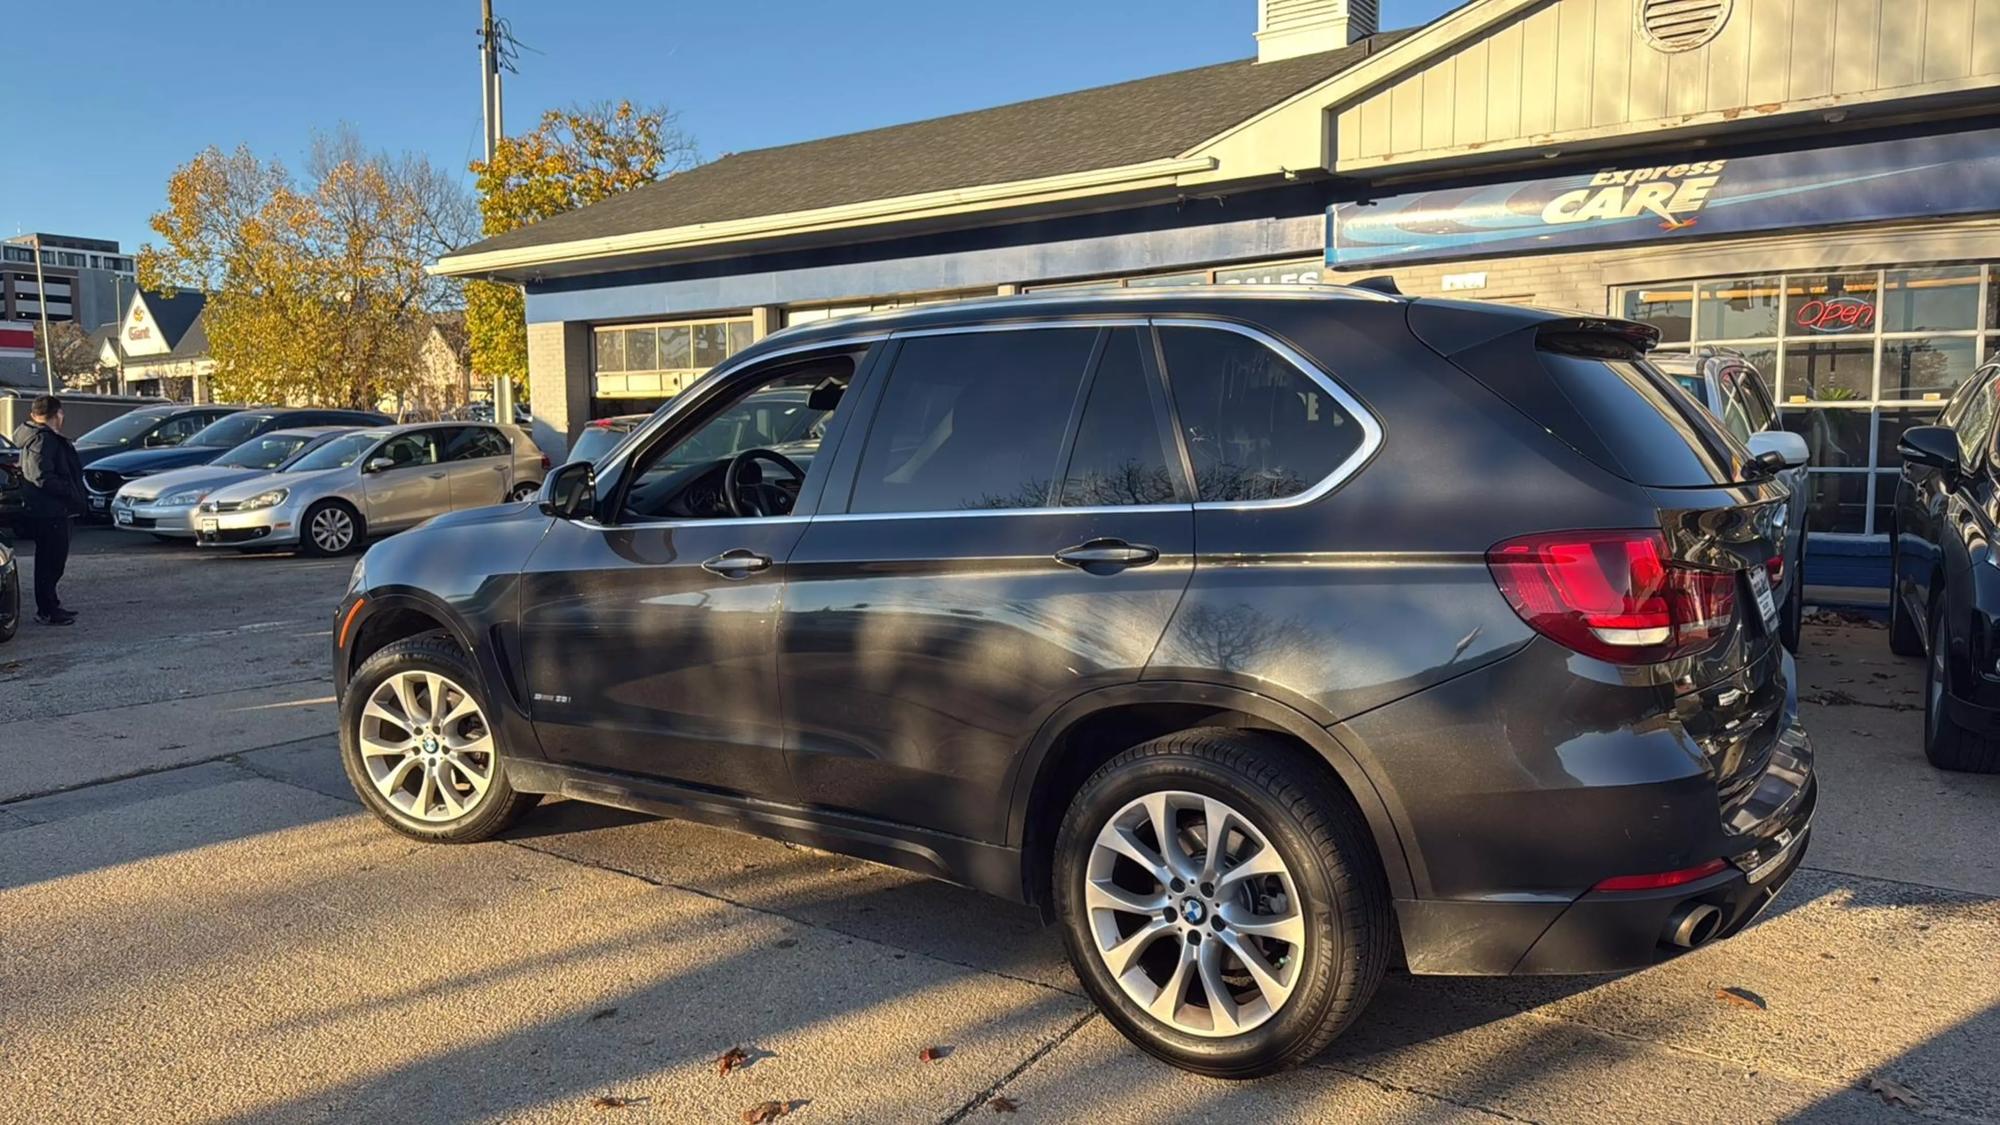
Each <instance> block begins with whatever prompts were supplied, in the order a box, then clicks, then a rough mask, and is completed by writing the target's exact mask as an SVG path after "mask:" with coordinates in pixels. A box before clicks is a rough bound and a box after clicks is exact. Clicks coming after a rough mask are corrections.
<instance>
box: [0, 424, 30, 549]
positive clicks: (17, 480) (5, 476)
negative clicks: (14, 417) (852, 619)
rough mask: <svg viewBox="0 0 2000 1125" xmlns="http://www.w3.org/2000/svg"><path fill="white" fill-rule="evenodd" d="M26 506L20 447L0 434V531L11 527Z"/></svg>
mask: <svg viewBox="0 0 2000 1125" xmlns="http://www.w3.org/2000/svg"><path fill="white" fill-rule="evenodd" d="M27 508H28V501H27V495H26V493H25V492H23V490H22V488H21V447H20V446H18V445H15V444H14V443H13V442H12V441H9V440H8V439H7V438H6V437H5V436H4V435H0V532H5V531H7V530H9V529H10V528H12V527H13V526H14V523H15V521H16V520H18V519H20V518H21V513H23V512H25V511H26V510H27Z"/></svg>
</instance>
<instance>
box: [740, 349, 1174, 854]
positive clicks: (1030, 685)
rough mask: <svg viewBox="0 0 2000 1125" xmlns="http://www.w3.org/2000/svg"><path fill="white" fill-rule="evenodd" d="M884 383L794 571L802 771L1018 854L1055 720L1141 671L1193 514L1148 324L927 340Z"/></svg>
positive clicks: (796, 730) (877, 382)
mask: <svg viewBox="0 0 2000 1125" xmlns="http://www.w3.org/2000/svg"><path fill="white" fill-rule="evenodd" d="M886 366H887V373H886V378H875V379H871V380H870V384H871V385H870V387H869V388H868V393H867V396H866V397H867V399H868V401H866V402H864V403H862V404H861V405H860V408H859V409H858V410H857V413H856V419H857V423H859V422H860V421H861V420H863V419H867V420H869V424H868V426H867V428H866V430H865V433H866V439H865V441H860V442H855V441H849V442H844V443H843V445H842V448H841V451H840V454H839V456H838V459H837V460H838V463H837V464H836V466H835V470H834V476H833V482H834V483H833V485H832V486H830V488H829V494H828V495H829V509H830V511H831V512H832V513H833V514H823V515H820V516H816V517H815V518H814V519H813V521H812V523H811V524H810V525H808V527H807V528H806V530H805V534H804V535H803V537H802V538H801V540H800V542H799V545H798V547H797V548H796V549H795V550H794V551H793V552H792V556H791V561H790V564H789V566H788V568H787V580H786V588H785V602H784V612H783V615H782V618H781V630H780V636H779V639H778V645H779V680H780V685H781V688H782V692H783V697H784V700H785V708H786V719H787V724H788V727H789V731H790V737H789V743H788V746H789V754H790V761H791V764H792V773H793V775H794V777H795V778H796V779H797V782H798V785H799V789H800V792H801V794H802V796H803V798H804V799H805V800H806V801H808V802H810V803H812V804H815V805H818V806H821V807H826V808H831V809H837V810H842V811H848V812H855V813H860V814H865V815H868V816H873V817H877V818H880V819H884V820H889V821H896V822H900V823H905V824H914V825H917V826H921V827H924V828H929V829H934V830H937V831H942V832H950V833H954V834H957V835H962V836H968V837H972V838H974V839H981V840H999V839H1004V838H1005V830H1006V821H1007V816H1008V807H1007V804H1008V803H1007V801H1006V800H1005V799H1004V798H1003V794H1005V793H1007V792H1008V788H1007V783H1008V781H1009V779H1010V776H1011V770H1012V768H1013V766H1014V763H1015V761H1016V758H1017V756H1018V755H1019V754H1020V753H1021V751H1022V750H1023V748H1024V747H1025V746H1026V745H1027V744H1028V742H1029V741H1030V740H1031V738H1032V737H1033V735H1034V732H1035V731H1036V730H1037V729H1038V728H1039V727H1040V726H1041V724H1042V723H1043V721H1044V720H1045V719H1047V717H1048V716H1049V715H1050V714H1051V713H1052V712H1053V711H1054V710H1055V709H1056V708H1057V707H1059V706H1061V705H1062V704H1064V703H1066V702H1068V701H1069V700H1071V699H1074V698H1076V697H1077V696H1078V695H1080V694H1082V693H1084V692H1087V691H1090V690H1092V689H1093V688H1098V687H1104V686H1108V685H1113V684H1120V683H1130V682H1132V681H1134V680H1136V679H1137V678H1138V677H1139V675H1140V673H1141V671H1142V670H1143V669H1144V667H1145V664H1146V660H1147V657H1148V656H1149V655H1150V654H1151V653H1152V651H1153V647H1154V645H1155V643H1156V642H1157V641H1158V639H1159V637H1160V634H1161V632H1162V631H1163V630H1164V628H1165V626H1166V623H1167V620H1168V618H1169V617H1170V616H1171V615H1172V613H1173V609H1174V606H1175V605H1176V604H1177V603H1178V602H1179V601H1180V597H1181V593H1182V591H1183V590H1184V589H1185V588H1186V586H1187V582H1188V577H1189V574H1190V572H1191V568H1192V564H1193V549H1194V518H1193V508H1192V505H1191V503H1190V499H1191V498H1190V496H1189V495H1188V491H1187V486H1186V483H1185V481H1184V479H1183V478H1182V476H1181V474H1180V473H1179V471H1178V468H1177V465H1178V462H1177V460H1172V459H1170V458H1169V457H1168V455H1167V449H1168V448H1169V446H1168V443H1167V438H1168V433H1169V430H1168V427H1167V414H1166V404H1165V397H1164V394H1163V392H1162V388H1161V387H1160V385H1159V383H1158V378H1157V372H1156V368H1155V364H1154V361H1153V357H1152V348H1151V344H1150V339H1149V336H1148V330H1147V328H1146V326H1145V325H1143V324H1135V323H1117V324H1112V323H1092V324H1088V325H1083V324H1065V325H1063V326H1046V327H1043V326H1038V327H1032V328H1024V329H1017V330H1011V331H1002V330H992V329H981V330H974V331H956V330H955V331H948V332H941V333H929V334H926V333H914V334H909V335H906V336H902V337H899V339H898V341H897V343H896V344H895V350H894V352H893V354H892V355H890V356H889V357H888V360H887V365H886ZM856 436H859V433H858V432H857V435H856ZM843 485H845V487H842V486H843Z"/></svg>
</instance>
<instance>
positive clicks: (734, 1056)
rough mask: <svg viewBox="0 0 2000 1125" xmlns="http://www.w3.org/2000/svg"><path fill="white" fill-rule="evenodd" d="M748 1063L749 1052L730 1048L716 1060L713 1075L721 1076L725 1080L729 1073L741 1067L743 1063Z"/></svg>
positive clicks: (738, 1048) (739, 1048)
mask: <svg viewBox="0 0 2000 1125" xmlns="http://www.w3.org/2000/svg"><path fill="white" fill-rule="evenodd" d="M749 1061H750V1052H748V1051H746V1050H744V1049H743V1048H741V1047H731V1048H729V1049H728V1050H727V1051H724V1052H722V1054H721V1055H720V1056H719V1057H717V1058H716V1060H715V1073H717V1074H719V1075H721V1076H722V1077H724V1078H727V1077H729V1072H730V1071H732V1070H735V1069H736V1068H737V1067H739V1066H742V1065H743V1064H744V1063H746V1062H749Z"/></svg>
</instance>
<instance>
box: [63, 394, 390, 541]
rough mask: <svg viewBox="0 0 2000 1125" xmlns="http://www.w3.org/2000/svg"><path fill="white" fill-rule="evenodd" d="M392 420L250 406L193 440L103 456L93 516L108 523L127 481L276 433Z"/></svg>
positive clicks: (88, 473) (93, 482) (87, 470)
mask: <svg viewBox="0 0 2000 1125" xmlns="http://www.w3.org/2000/svg"><path fill="white" fill-rule="evenodd" d="M388 424H389V416H388V415H386V414H378V413H376V412H374V411H372V410H325V409H320V408H317V407H307V408H290V407H263V406H259V407H246V408H242V409H238V410H235V411H234V412H232V413H230V414H229V415H228V416H226V417H223V418H220V419H217V420H216V421H214V422H212V423H210V424H209V425H207V426H204V427H202V428H201V429H199V430H196V431H195V432H194V433H193V434H191V435H189V436H188V438H187V440H186V441H183V442H180V443H178V444H176V445H173V446H171V447H169V448H164V449H135V450H132V451H131V452H128V453H118V454H114V455H112V456H109V457H101V458H99V459H97V460H96V461H94V462H92V463H89V464H87V465H86V466H85V467H84V470H83V486H84V490H85V491H86V492H87V493H89V497H90V514H91V516H92V517H94V518H98V519H108V518H110V512H111V498H112V497H113V496H116V495H117V494H118V490H119V489H120V488H122V487H124V486H125V484H126V482H128V481H133V480H138V479H139V478H141V477H146V476H151V475H152V474H154V473H163V472H166V471H167V470H168V469H180V468H185V467H187V466H189V465H206V464H208V463H209V462H210V461H213V460H215V459H216V458H217V457H220V456H222V455H223V454H225V453H227V452H229V451H230V450H232V449H235V448H236V447H237V446H239V445H242V444H243V443H244V442H246V441H249V440H250V439H251V438H253V437H257V436H259V435H260V434H267V433H270V432H271V431H272V430H289V429H299V428H303V427H308V426H385V425H388Z"/></svg>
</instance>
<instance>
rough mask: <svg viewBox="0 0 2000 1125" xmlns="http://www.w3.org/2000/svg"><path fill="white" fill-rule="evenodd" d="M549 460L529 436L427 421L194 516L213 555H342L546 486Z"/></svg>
mask: <svg viewBox="0 0 2000 1125" xmlns="http://www.w3.org/2000/svg"><path fill="white" fill-rule="evenodd" d="M548 468H549V459H548V457H547V456H545V455H544V454H543V453H542V451H541V450H540V449H538V448H536V446H535V443H534V441H533V440H531V439H530V438H529V437H528V435H527V434H526V433H525V432H523V431H522V430H520V429H518V428H516V427H513V426H500V425H493V424H490V423H477V422H428V423H420V424H416V425H409V426H390V427H384V428H381V429H371V430H357V431H355V432H354V433H350V434H345V435H343V436H341V437H337V438H335V439H333V440H332V441H329V442H327V443H326V444H325V445H323V446H321V447H319V448H318V449H316V450H313V451H312V452H311V453H308V454H306V455H305V456H303V457H300V458H299V459H297V460H296V461H293V462H291V463H290V464H289V465H287V466H286V467H285V470H284V471H283V472H276V473H270V474H267V475H265V476H261V477H257V478H255V479H252V480H247V481H242V482H239V483H236V484H232V485H228V486H226V487H224V488H221V489H218V490H216V491H215V492H213V493H211V494H209V496H208V498H207V499H205V500H203V501H202V503H201V506H200V507H199V508H198V509H196V511H195V536H196V542H198V543H200V544H201V545H202V546H204V547H257V548H264V547H291V546H296V547H298V548H299V549H300V550H301V551H303V552H305V553H306V554H310V555H338V554H343V553H345V552H347V551H351V550H353V549H354V548H355V547H357V546H358V545H360V544H361V543H362V542H364V541H366V540H367V538H368V537H369V536H371V535H382V534H387V533H389V532H393V531H401V530H402V529H404V528H407V527H414V526H415V525H417V524H419V523H422V522H423V521H425V520H427V519H430V518H431V517H432V516H436V515H441V514H443V513H445V512H449V511H455V510H457V509H460V508H477V507H482V506H484V505H487V504H499V503H503V502H506V501H508V500H525V499H527V498H529V497H531V496H533V495H534V494H535V492H536V491H537V490H539V489H540V488H541V483H542V477H543V475H544V474H546V473H547V472H548Z"/></svg>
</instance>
